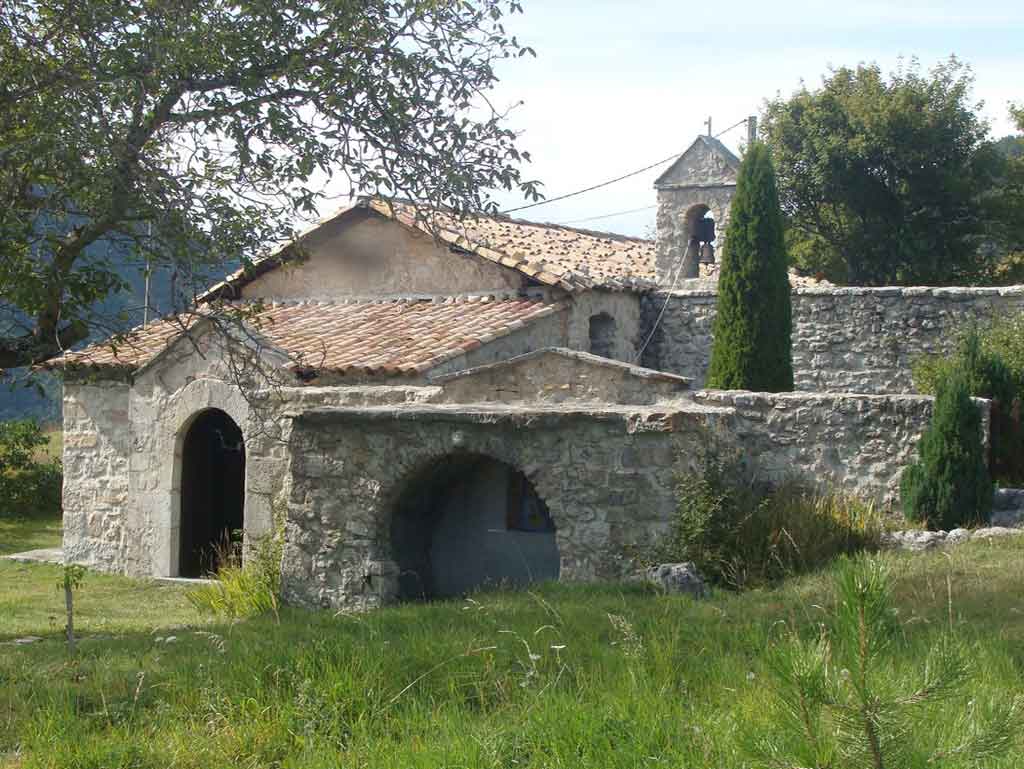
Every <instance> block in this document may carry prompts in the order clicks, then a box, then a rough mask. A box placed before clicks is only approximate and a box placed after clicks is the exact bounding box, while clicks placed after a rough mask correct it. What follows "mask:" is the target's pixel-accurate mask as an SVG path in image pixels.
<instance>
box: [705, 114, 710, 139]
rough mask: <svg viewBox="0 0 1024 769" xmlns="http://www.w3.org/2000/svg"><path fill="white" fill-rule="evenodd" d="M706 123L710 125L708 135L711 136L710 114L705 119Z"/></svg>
mask: <svg viewBox="0 0 1024 769" xmlns="http://www.w3.org/2000/svg"><path fill="white" fill-rule="evenodd" d="M704 125H706V126H707V127H708V136H711V115H708V119H707V120H705V121H704Z"/></svg>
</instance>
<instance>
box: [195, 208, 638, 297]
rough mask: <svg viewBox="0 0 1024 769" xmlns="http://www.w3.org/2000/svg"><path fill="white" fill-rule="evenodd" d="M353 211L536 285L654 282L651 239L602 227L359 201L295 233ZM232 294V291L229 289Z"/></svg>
mask: <svg viewBox="0 0 1024 769" xmlns="http://www.w3.org/2000/svg"><path fill="white" fill-rule="evenodd" d="M356 209H364V210H371V211H374V212H376V213H377V214H379V215H380V216H385V217H387V218H389V219H394V220H396V221H398V222H401V223H402V224H404V225H405V226H407V227H411V228H414V229H418V230H423V231H426V232H430V233H432V234H433V235H435V236H437V237H438V238H439V239H440V240H441V241H442V242H445V243H447V244H448V245H450V246H452V247H453V248H459V249H462V250H463V251H468V252H470V253H473V254H475V255H477V256H479V257H480V258H482V259H486V260H488V261H490V262H494V263H496V264H500V265H503V266H505V267H509V268H510V269H513V270H517V271H519V272H521V273H523V274H524V275H527V276H528V277H530V278H532V279H533V280H535V281H537V282H538V283H542V284H544V285H548V286H559V287H561V288H564V289H565V290H567V291H576V290H580V289H585V288H591V287H598V288H611V289H625V288H630V287H638V288H650V287H653V285H654V281H655V279H656V275H655V253H654V241H652V240H644V239H641V238H630V237H627V236H625V235H616V234H612V233H607V232H593V231H591V230H581V229H575V228H572V227H566V226H563V225H558V224H543V223H539V222H528V221H524V220H521V219H512V218H509V217H506V216H475V217H466V218H464V219H458V218H456V217H454V216H452V215H450V214H447V213H444V212H440V211H436V210H433V209H422V208H421V209H419V216H417V208H416V207H415V206H414V205H412V204H411V203H398V202H396V203H388V202H386V201H383V200H378V199H371V200H362V201H360V202H358V203H356V204H354V205H350V206H346V207H344V208H342V209H340V210H338V211H336V212H334V213H333V214H331V215H329V216H326V217H324V218H323V219H321V220H320V221H319V222H318V223H317V224H316V225H314V226H313V227H312V228H310V229H309V230H307V231H306V232H305V233H303V234H302V235H300V237H299V239H300V240H301V239H302V238H304V237H306V236H308V235H309V234H310V233H312V232H314V231H315V230H316V229H318V228H319V227H320V226H322V225H324V224H326V223H328V222H330V221H333V220H334V219H337V218H338V217H340V216H344V215H346V214H348V213H350V212H352V211H354V210H356ZM288 258H289V257H288V245H285V246H283V247H281V248H279V249H278V250H276V251H274V252H273V253H272V254H271V255H270V256H268V257H266V258H264V259H261V260H260V261H258V262H257V263H255V264H254V265H253V266H252V267H250V268H249V270H248V271H246V270H238V271H237V272H235V273H234V274H232V275H229V276H228V277H227V278H225V279H224V280H223V281H222V282H220V283H218V284H216V285H214V286H212V287H211V288H210V289H209V290H208V291H207V292H206V293H205V294H204V295H202V296H201V297H200V298H199V299H200V301H207V300H210V299H216V298H219V297H223V296H224V292H225V291H226V290H228V289H229V288H231V287H236V288H237V287H240V286H243V285H245V284H246V283H248V282H249V281H250V280H253V279H254V278H255V277H256V276H258V275H261V274H263V273H265V272H267V271H270V270H273V269H276V268H277V267H278V266H280V265H281V264H282V263H283V262H286V261H287V260H288ZM232 295H235V294H232Z"/></svg>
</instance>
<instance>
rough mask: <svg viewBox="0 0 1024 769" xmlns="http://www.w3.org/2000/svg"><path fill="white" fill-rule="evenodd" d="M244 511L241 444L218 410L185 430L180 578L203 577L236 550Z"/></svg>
mask: <svg viewBox="0 0 1024 769" xmlns="http://www.w3.org/2000/svg"><path fill="white" fill-rule="evenodd" d="M244 509H245V443H244V442H243V440H242V431H241V429H240V428H239V427H238V425H237V424H235V422H234V420H233V419H232V418H231V417H229V416H228V415H227V414H225V413H224V412H223V411H221V410H220V409H209V410H208V411H204V412H203V413H202V414H200V415H199V416H198V417H196V419H195V421H194V422H193V423H192V426H191V427H189V429H188V433H186V435H185V443H184V446H183V447H182V455H181V529H180V541H181V550H180V552H179V555H178V574H179V575H180V576H182V577H202V576H204V575H206V574H210V573H212V572H215V571H216V570H217V567H218V565H219V562H220V558H219V556H220V557H222V556H224V555H227V554H229V553H231V552H232V551H236V552H237V551H240V548H241V536H242V530H243V527H244V518H243V511H244Z"/></svg>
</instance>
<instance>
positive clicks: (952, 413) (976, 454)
mask: <svg viewBox="0 0 1024 769" xmlns="http://www.w3.org/2000/svg"><path fill="white" fill-rule="evenodd" d="M918 454H919V456H920V459H919V460H918V461H917V462H916V463H915V464H913V465H910V466H909V467H907V468H906V469H905V470H904V471H903V477H902V478H901V480H900V500H901V501H902V502H903V514H904V515H905V516H906V517H907V518H908V519H909V520H912V521H922V522H926V523H927V524H928V527H929V528H932V529H947V530H948V529H955V528H957V527H958V526H965V525H972V524H980V523H984V522H986V521H988V519H989V516H990V515H991V512H992V482H991V480H990V479H989V474H988V467H987V465H986V463H985V450H984V447H983V446H982V444H981V414H980V413H979V411H978V407H977V406H976V405H975V404H974V402H973V401H972V400H971V394H970V388H969V385H968V381H967V375H966V373H964V372H963V371H962V370H961V371H957V372H956V373H955V374H954V375H953V376H952V377H950V378H949V379H947V380H944V381H942V382H940V383H939V388H938V394H937V395H936V397H935V410H934V413H933V414H932V421H931V424H929V425H928V428H927V429H926V430H925V432H924V434H923V435H922V436H921V441H920V443H919V444H918Z"/></svg>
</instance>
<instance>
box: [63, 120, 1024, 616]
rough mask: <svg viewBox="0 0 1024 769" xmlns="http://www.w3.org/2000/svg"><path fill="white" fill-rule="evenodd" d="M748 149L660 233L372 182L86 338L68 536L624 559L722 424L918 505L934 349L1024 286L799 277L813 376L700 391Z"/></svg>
mask: <svg viewBox="0 0 1024 769" xmlns="http://www.w3.org/2000/svg"><path fill="white" fill-rule="evenodd" d="M738 165H739V160H738V159H737V158H736V157H735V156H734V155H733V153H731V152H730V151H729V150H728V149H727V148H725V147H724V145H722V144H721V143H720V142H718V141H716V140H714V139H710V138H708V137H700V138H698V139H697V140H696V141H695V142H694V143H693V144H692V145H691V146H690V148H689V149H688V150H687V151H686V152H685V153H683V155H682V156H681V157H680V158H679V159H678V160H677V161H676V162H675V163H674V164H673V165H672V166H671V167H670V168H669V169H668V170H667V171H666V172H665V173H664V174H662V176H661V177H660V178H659V179H658V181H657V183H656V188H657V194H658V214H657V225H658V237H657V240H656V241H648V240H643V239H637V238H630V237H624V236H621V235H614V234H610V233H602V232H594V231H589V230H582V229H576V228H571V227H565V226H559V225H552V224H544V223H539V222H530V221H523V220H519V219H511V218H508V217H503V216H493V217H486V216H481V217H471V218H463V219H457V218H455V217H452V216H450V215H448V214H446V213H445V212H441V211H423V210H421V209H418V208H417V207H416V206H415V205H413V204H411V203H406V202H397V201H394V202H388V201H385V200H378V199H363V200H359V201H357V202H355V203H354V204H352V205H350V206H348V207H346V208H344V209H342V210H341V211H339V212H336V213H335V214H332V215H331V216H329V217H327V218H325V219H324V220H322V221H321V222H320V223H319V224H318V225H316V226H315V227H313V228H312V229H311V230H309V231H307V232H306V233H304V234H303V235H302V236H301V237H300V238H299V240H298V241H297V242H296V243H293V244H289V245H287V246H285V247H283V248H281V249H280V250H278V251H277V252H276V253H275V254H273V255H272V256H271V257H269V258H267V259H265V260H263V261H261V262H260V263H258V264H257V265H255V266H254V267H253V268H250V269H248V270H243V271H239V272H238V273H236V274H234V275H232V276H230V277H229V278H227V279H226V280H225V281H223V282H222V283H219V284H217V285H215V286H212V287H210V289H209V290H208V291H207V292H206V293H205V294H203V295H202V296H201V297H199V299H198V301H197V303H196V306H195V308H193V309H192V310H191V311H190V312H188V313H186V314H183V315H180V316H176V317H169V318H164V319H162V320H159V321H156V322H152V323H149V324H148V325H146V326H144V327H141V328H137V329H135V330H134V331H133V332H132V333H131V334H130V335H129V336H128V338H127V339H126V340H122V341H120V342H119V343H118V344H117V345H110V344H98V345H93V346H91V347H88V348H85V349H82V350H78V351H75V352H70V353H68V354H67V355H65V356H64V357H63V358H62V359H60V360H59V361H58V362H57V363H56V365H57V366H59V367H60V368H61V369H62V371H63V378H64V410H63V413H64V471H65V476H64V477H65V480H64V495H63V496H64V498H63V504H64V552H65V557H66V559H67V560H68V561H73V562H77V563H82V564H85V565H88V566H90V567H92V568H97V569H102V570H107V571H113V572H118V573H124V574H129V575H145V576H159V577H202V576H204V575H206V574H208V573H209V572H210V571H211V570H213V569H215V568H216V553H217V552H218V548H219V547H222V546H224V545H225V544H228V545H230V544H231V543H232V542H234V543H235V544H239V545H241V546H242V547H243V552H244V550H245V548H247V547H251V546H252V545H253V544H254V543H255V542H256V541H258V540H259V539H260V538H262V537H267V536H271V535H273V534H274V532H276V531H280V532H283V537H284V556H283V562H282V579H283V591H284V595H285V597H286V598H287V599H288V600H289V601H292V602H295V603H298V604H301V605H306V606H314V607H316V606H322V607H332V608H335V609H361V608H368V607H373V606H378V605H381V604H383V603H388V602H391V601H395V600H401V599H415V598H423V597H427V598H430V597H441V596H453V595H460V594H463V593H466V592H468V591H471V590H474V589H476V588H479V587H482V586H487V585H492V584H523V583H527V582H530V581H533V580H541V579H577V580H593V579H613V578H617V577H619V576H621V575H622V573H623V571H624V570H625V569H627V568H628V566H629V564H628V560H627V559H626V558H625V557H624V553H625V552H626V550H627V549H628V548H629V547H630V546H632V545H636V544H640V545H643V544H644V543H649V542H651V541H653V540H655V539H656V538H657V537H659V536H662V535H663V534H664V533H665V531H666V530H667V528H668V526H669V524H670V519H671V516H672V512H673V510H674V507H675V499H674V496H673V487H674V482H675V478H676V476H677V474H678V473H679V472H680V470H682V469H686V468H687V467H693V466H695V463H696V462H697V460H698V458H699V456H700V454H701V451H702V449H703V448H704V447H705V446H706V445H707V444H708V442H709V441H711V440H715V441H719V442H722V443H724V444H726V445H731V446H735V447H737V448H738V449H740V450H742V452H743V454H744V457H745V459H746V461H747V463H748V465H749V467H750V468H751V472H754V473H757V474H759V475H760V476H761V477H763V478H765V479H782V478H786V477H792V476H799V477H803V478H806V479H809V480H812V481H813V482H817V483H828V484H833V485H835V486H839V487H842V488H844V489H846V490H848V491H850V492H851V493H856V494H860V495H862V496H865V497H870V498H873V499H876V500H877V501H878V502H879V503H880V504H884V505H890V506H891V505H894V504H896V501H897V499H898V495H897V486H898V478H899V473H900V471H901V469H902V467H903V466H904V464H905V463H906V462H908V461H909V460H910V459H911V458H912V456H913V451H914V447H915V444H916V439H917V437H918V436H919V434H920V432H921V430H922V429H923V427H924V426H925V425H926V424H927V420H928V418H929V415H930V410H931V399H930V398H926V397H921V396H917V395H914V394H912V386H911V383H910V376H909V369H910V364H911V362H912V360H913V359H914V357H915V356H917V355H919V354H921V353H923V352H934V351H938V350H941V349H943V345H945V344H947V343H948V342H947V338H948V332H949V331H950V330H951V329H953V328H955V327H956V325H957V324H958V323H959V322H961V321H962V320H963V319H964V318H967V317H971V318H973V317H979V316H984V315H986V314H988V315H991V314H994V313H998V312H1004V311H1007V310H1008V309H1012V308H1021V307H1024V289H1022V288H1020V287H1015V288H1010V289H962V288H918V289H915V288H882V289H847V288H836V287H833V286H827V285H817V284H814V282H813V281H806V280H804V279H800V278H797V277H795V276H794V278H793V284H794V287H793V292H794V293H793V308H794V324H795V329H794V337H793V359H794V368H795V373H796V380H797V388H798V392H795V393H783V394H774V395H772V394H765V393H748V392H722V391H708V390H702V389H700V386H701V382H702V379H703V375H704V370H705V369H706V366H707V359H708V354H709V351H710V341H711V330H712V324H713V318H714V305H715V280H714V264H713V260H714V251H715V249H718V250H719V252H720V249H721V247H722V241H723V239H724V234H725V231H726V225H727V219H728V209H729V201H730V199H731V196H732V193H733V191H734V189H735V184H736V171H737V169H738ZM705 220H713V223H712V224H706V223H705V224H701V222H702V221H705ZM225 308H230V309H231V315H232V317H234V318H236V320H235V321H234V322H231V323H228V322H225V321H224V319H223V318H224V309H225ZM239 319H240V320H239Z"/></svg>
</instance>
